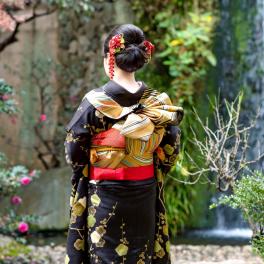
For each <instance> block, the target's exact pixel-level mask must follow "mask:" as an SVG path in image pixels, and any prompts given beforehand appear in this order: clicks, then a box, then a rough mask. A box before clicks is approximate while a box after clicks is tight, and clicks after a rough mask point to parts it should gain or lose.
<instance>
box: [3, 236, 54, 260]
mask: <svg viewBox="0 0 264 264" xmlns="http://www.w3.org/2000/svg"><path fill="white" fill-rule="evenodd" d="M0 263H1V264H13V263H20V264H33V263H34V264H45V263H50V261H49V260H46V259H44V258H43V257H41V256H36V253H35V254H34V252H33V251H32V249H31V248H29V247H28V246H26V245H23V244H20V243H18V242H16V241H11V242H9V243H7V244H5V245H4V246H1V247H0Z"/></svg>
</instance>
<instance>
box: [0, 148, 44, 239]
mask: <svg viewBox="0 0 264 264" xmlns="http://www.w3.org/2000/svg"><path fill="white" fill-rule="evenodd" d="M39 174H40V173H39V171H36V170H33V171H29V170H28V169H27V168H26V167H24V166H22V165H16V166H8V163H7V159H6V157H5V155H4V154H3V153H1V155H0V199H3V198H4V197H10V206H7V207H6V208H2V210H1V215H0V232H1V233H5V234H9V235H11V236H14V237H16V239H17V240H18V241H20V242H25V239H24V238H23V237H21V233H22V232H20V231H19V228H18V226H19V223H31V224H33V223H35V222H37V221H38V219H39V218H38V217H37V216H34V215H20V214H18V213H17V210H16V208H17V207H18V206H19V204H21V203H22V199H21V198H20V197H19V196H18V195H15V194H16V193H17V192H18V191H19V190H20V188H21V187H23V185H27V184H29V183H30V182H31V181H32V180H33V179H35V178H37V177H39ZM22 236H23V234H22Z"/></svg>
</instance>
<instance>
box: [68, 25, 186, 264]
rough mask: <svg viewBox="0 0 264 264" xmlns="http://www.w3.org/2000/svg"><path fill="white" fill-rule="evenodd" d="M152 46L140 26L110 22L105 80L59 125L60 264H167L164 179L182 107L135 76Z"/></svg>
mask: <svg viewBox="0 0 264 264" xmlns="http://www.w3.org/2000/svg"><path fill="white" fill-rule="evenodd" d="M153 51H154V45H153V44H152V43H151V42H150V41H147V40H146V39H145V36H144V33H143V32H142V30H141V29H140V28H138V27H136V26H135V25H132V24H124V25H120V26H116V27H115V28H114V29H113V30H112V31H111V32H110V33H109V35H108V36H107V38H106V39H105V42H104V68H105V72H106V74H107V76H108V77H110V80H109V81H108V82H107V83H105V84H104V85H103V86H101V87H99V88H95V89H93V90H92V91H90V92H88V93H87V94H86V95H85V96H84V98H83V100H82V102H81V104H80V106H79V108H78V109H77V111H76V113H75V114H74V116H73V118H72V120H71V121H70V123H69V124H68V125H67V127H66V130H67V137H66V140H65V150H66V160H67V162H68V163H69V164H71V166H72V170H73V175H72V178H71V182H72V192H71V199H70V207H71V210H70V224H69V230H68V237H67V254H66V258H65V263H70V264H81V263H92V264H93V263H106V264H111V263H112V264H116V263H127V264H143V263H145V264H146V263H159V264H165V263H170V255H169V245H170V244H169V236H168V225H167V219H166V212H165V207H164V198H163V177H164V176H165V175H166V174H167V173H168V171H169V170H170V168H171V167H172V166H173V164H174V163H175V160H176V158H177V155H178V153H179V144H180V129H179V128H178V127H177V125H178V124H179V123H180V122H181V120H182V118H183V109H182V108H181V107H177V106H174V105H172V104H171V101H170V98H169V97H168V95H167V94H166V93H160V92H158V91H157V90H155V89H151V88H149V87H147V85H146V84H145V83H144V82H143V81H136V80H135V75H134V74H135V72H136V71H137V70H138V69H140V68H142V67H143V65H144V64H145V63H148V62H149V61H150V59H151V55H152V54H153Z"/></svg>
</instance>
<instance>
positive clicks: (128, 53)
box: [104, 24, 148, 72]
mask: <svg viewBox="0 0 264 264" xmlns="http://www.w3.org/2000/svg"><path fill="white" fill-rule="evenodd" d="M117 34H123V37H124V40H125V43H124V45H125V48H124V49H122V50H121V51H120V52H117V53H116V54H115V62H116V65H117V67H119V68H120V69H122V70H124V71H126V72H134V71H136V70H138V69H140V68H142V67H143V65H144V64H145V63H146V62H147V61H148V54H147V52H146V47H145V45H144V40H145V35H144V33H143V31H142V30H141V29H140V28H139V27H137V26H135V25H133V24H123V25H119V26H116V27H114V28H113V29H112V31H111V32H110V33H109V35H108V36H107V38H106V39H105V42H104V56H105V57H106V55H107V53H108V52H109V41H110V40H111V38H112V37H113V36H115V35H117Z"/></svg>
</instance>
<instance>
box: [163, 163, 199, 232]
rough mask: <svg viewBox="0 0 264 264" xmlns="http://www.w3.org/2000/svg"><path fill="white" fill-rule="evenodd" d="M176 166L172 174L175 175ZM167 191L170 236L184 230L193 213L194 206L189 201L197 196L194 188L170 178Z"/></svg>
mask: <svg viewBox="0 0 264 264" xmlns="http://www.w3.org/2000/svg"><path fill="white" fill-rule="evenodd" d="M177 169H178V167H177V166H175V167H174V168H173V169H172V171H171V172H170V174H175V173H177V172H175V170H177ZM165 183H166V191H165V193H164V197H165V202H166V211H167V216H168V224H169V227H170V230H169V231H170V235H172V236H174V235H175V234H177V233H179V232H181V231H183V230H184V227H185V224H186V221H187V220H188V218H189V217H191V215H192V213H193V205H192V203H190V202H189V201H190V200H191V199H192V198H193V197H194V196H195V190H194V188H191V187H190V186H188V185H182V184H180V183H175V181H174V180H173V179H171V178H170V177H168V178H166V181H165Z"/></svg>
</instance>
